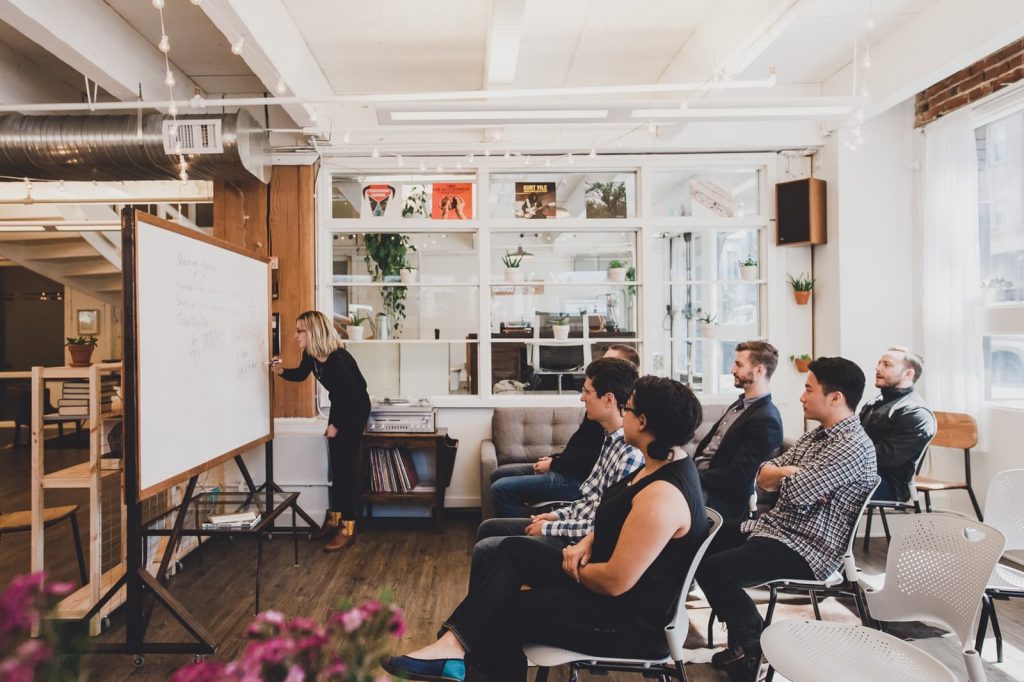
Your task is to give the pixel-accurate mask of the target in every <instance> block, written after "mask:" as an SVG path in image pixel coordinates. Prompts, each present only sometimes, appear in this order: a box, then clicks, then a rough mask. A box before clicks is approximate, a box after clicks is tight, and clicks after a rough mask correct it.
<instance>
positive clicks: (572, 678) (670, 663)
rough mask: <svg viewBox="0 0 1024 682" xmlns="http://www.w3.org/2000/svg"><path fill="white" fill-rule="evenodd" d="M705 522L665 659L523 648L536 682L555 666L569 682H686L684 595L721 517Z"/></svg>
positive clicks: (669, 627) (667, 629)
mask: <svg viewBox="0 0 1024 682" xmlns="http://www.w3.org/2000/svg"><path fill="white" fill-rule="evenodd" d="M707 514H708V522H709V523H710V526H711V527H710V529H709V531H708V536H707V537H706V538H704V542H703V543H701V546H700V549H698V550H697V553H696V554H695V555H694V557H693V561H692V562H690V567H689V569H688V570H687V572H686V578H685V579H684V580H683V589H682V591H681V592H680V593H679V603H678V605H677V606H676V615H675V617H674V618H673V619H672V621H671V622H670V623H669V624H668V625H666V626H665V640H666V642H667V644H668V651H669V653H668V655H667V656H665V657H663V658H660V659H650V660H648V659H640V658H601V657H599V656H593V655H590V654H581V653H578V652H576V651H569V650H568V649H561V648H559V647H554V646H547V645H545V644H524V645H523V653H525V654H526V658H527V660H528V661H530V662H531V663H534V664H536V665H537V667H538V670H537V678H536V682H547V679H548V671H549V669H551V668H553V667H554V666H557V665H564V664H566V663H568V664H569V666H570V668H569V671H570V672H569V682H577V680H578V679H579V674H580V670H581V669H585V670H591V671H596V672H599V673H607V672H609V671H617V672H636V673H640V674H642V675H644V677H647V676H650V675H658V676H659V677H660V678H661V682H667V679H668V678H669V677H675V678H677V679H679V680H680V682H686V672H685V671H684V670H683V664H684V662H685V661H684V657H683V651H684V648H683V643H684V642H685V641H686V632H687V630H688V629H689V625H690V618H689V616H688V615H687V612H686V595H687V593H688V592H689V591H690V585H692V584H693V576H694V575H695V574H696V573H697V567H698V566H699V565H700V562H701V559H703V558H704V553H705V552H706V551H707V549H708V547H709V546H710V545H711V541H712V540H714V539H715V535H717V534H718V530H719V529H720V528H721V527H722V516H721V515H720V514H719V513H718V512H716V511H715V510H714V509H708V510H707Z"/></svg>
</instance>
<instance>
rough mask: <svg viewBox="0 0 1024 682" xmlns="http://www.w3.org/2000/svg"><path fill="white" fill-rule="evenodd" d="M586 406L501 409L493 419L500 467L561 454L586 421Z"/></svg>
mask: <svg viewBox="0 0 1024 682" xmlns="http://www.w3.org/2000/svg"><path fill="white" fill-rule="evenodd" d="M583 412H584V410H583V407H499V408H496V409H495V410H494V417H493V418H492V420H491V438H492V439H493V440H494V449H495V450H496V451H497V457H498V465H499V466H501V465H502V464H518V463H523V462H535V461H537V459H539V458H541V457H546V456H547V455H550V454H552V453H554V452H561V451H562V449H563V448H564V447H565V444H566V443H568V442H569V438H570V437H571V436H572V434H574V433H575V432H576V429H578V428H579V426H580V422H581V421H582V420H583Z"/></svg>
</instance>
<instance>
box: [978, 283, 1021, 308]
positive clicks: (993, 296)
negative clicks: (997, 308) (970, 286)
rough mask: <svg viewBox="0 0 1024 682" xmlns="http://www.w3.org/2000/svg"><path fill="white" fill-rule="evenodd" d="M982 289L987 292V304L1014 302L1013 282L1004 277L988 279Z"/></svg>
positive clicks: (982, 284)
mask: <svg viewBox="0 0 1024 682" xmlns="http://www.w3.org/2000/svg"><path fill="white" fill-rule="evenodd" d="M981 288H982V289H984V290H985V294H986V299H987V300H986V302H987V303H999V302H1001V301H1012V300H1013V299H1014V296H1013V282H1011V281H1010V280H1008V279H1004V278H1002V277H993V278H992V279H986V280H985V281H984V282H982V283H981Z"/></svg>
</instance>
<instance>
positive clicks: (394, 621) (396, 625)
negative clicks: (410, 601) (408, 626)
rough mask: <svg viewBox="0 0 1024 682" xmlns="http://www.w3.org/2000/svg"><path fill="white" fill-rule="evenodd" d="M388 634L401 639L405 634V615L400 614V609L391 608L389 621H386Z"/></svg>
mask: <svg viewBox="0 0 1024 682" xmlns="http://www.w3.org/2000/svg"><path fill="white" fill-rule="evenodd" d="M388 632H390V633H391V634H392V635H394V636H395V637H401V636H402V635H404V634H405V615H404V614H403V613H402V609H400V608H399V607H397V606H394V605H392V606H391V619H390V620H389V621H388Z"/></svg>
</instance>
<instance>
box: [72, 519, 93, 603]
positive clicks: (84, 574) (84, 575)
mask: <svg viewBox="0 0 1024 682" xmlns="http://www.w3.org/2000/svg"><path fill="white" fill-rule="evenodd" d="M68 519H70V521H71V538H72V539H73V540H74V541H75V556H77V557H78V577H79V579H80V580H81V581H82V585H83V586H84V585H85V584H86V583H88V582H89V571H88V570H86V568H85V555H84V554H83V553H82V538H80V537H79V536H78V512H71V516H69V517H68Z"/></svg>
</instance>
